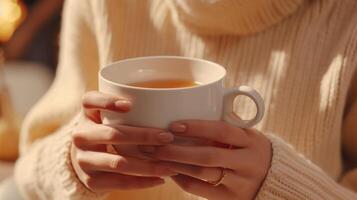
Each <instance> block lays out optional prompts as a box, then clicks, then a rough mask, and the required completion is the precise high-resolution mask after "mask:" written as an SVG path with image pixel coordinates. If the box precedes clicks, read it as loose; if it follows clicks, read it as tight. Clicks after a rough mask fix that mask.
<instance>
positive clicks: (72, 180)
mask: <svg viewBox="0 0 357 200" xmlns="http://www.w3.org/2000/svg"><path fill="white" fill-rule="evenodd" d="M78 119H79V116H77V117H76V118H75V119H74V120H72V122H71V123H69V124H68V125H67V126H65V127H63V128H62V129H60V130H58V131H56V132H55V133H53V134H52V135H50V136H47V137H45V138H44V139H41V140H38V141H35V142H34V143H33V144H32V145H31V148H30V149H29V151H28V152H26V153H25V154H24V155H23V156H22V157H21V159H20V160H19V161H18V163H17V166H16V168H17V169H16V170H15V176H16V182H17V184H18V186H19V189H20V190H21V192H22V193H23V195H24V197H25V199H54V200H57V199H58V200H59V199H71V200H72V199H73V200H77V199H78V200H79V199H83V200H84V199H86V200H87V199H96V200H97V199H102V198H104V197H105V195H104V194H96V193H94V192H92V191H90V190H89V189H87V188H86V187H85V186H84V185H83V184H82V183H81V182H80V180H79V179H78V178H77V176H76V173H75V171H74V169H73V167H72V164H71V159H70V151H71V143H72V139H71V131H72V130H73V126H74V125H75V124H76V122H77V121H78Z"/></svg>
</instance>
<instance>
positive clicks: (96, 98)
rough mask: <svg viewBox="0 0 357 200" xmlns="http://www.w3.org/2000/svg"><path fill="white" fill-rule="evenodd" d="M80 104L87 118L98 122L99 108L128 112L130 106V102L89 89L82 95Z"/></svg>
mask: <svg viewBox="0 0 357 200" xmlns="http://www.w3.org/2000/svg"><path fill="white" fill-rule="evenodd" d="M82 106H83V108H84V113H85V115H86V116H87V117H88V118H90V119H92V120H93V121H95V122H97V123H100V121H101V120H100V110H110V111H116V112H128V111H129V110H130V108H131V102H130V101H128V100H125V99H122V98H119V97H117V96H114V95H110V94H104V93H101V92H98V91H90V92H87V93H86V94H85V95H84V96H83V99H82Z"/></svg>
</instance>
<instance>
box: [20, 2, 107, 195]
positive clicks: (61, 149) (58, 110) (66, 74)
mask: <svg viewBox="0 0 357 200" xmlns="http://www.w3.org/2000/svg"><path fill="white" fill-rule="evenodd" d="M87 4H88V1H78V0H67V1H66V2H65V5H64V11H63V20H62V29H61V38H60V55H59V63H58V70H57V73H56V77H55V80H54V82H53V84H52V86H51V88H50V89H49V91H48V92H47V93H46V94H45V95H44V97H43V98H42V99H41V100H40V101H39V102H38V103H37V104H36V105H35V106H34V107H33V108H32V109H31V111H30V112H29V113H28V115H27V116H26V118H25V120H24V124H23V126H22V130H21V135H20V152H21V156H20V158H19V160H18V161H17V163H16V168H15V180H16V184H17V186H18V188H19V190H20V192H21V195H22V196H23V197H24V199H36V200H38V199H61V200H64V199H91V198H95V199H97V198H99V197H101V195H96V194H94V193H92V192H91V191H89V190H87V189H86V188H85V187H84V186H83V185H82V184H81V183H80V181H79V180H78V179H77V178H76V175H75V173H74V171H73V170H72V166H71V163H70V156H69V153H70V146H71V137H70V134H71V130H72V127H73V124H74V123H75V122H76V121H77V120H78V117H75V116H76V115H77V113H79V110H80V105H81V104H80V103H81V98H82V95H83V94H84V92H85V91H86V90H90V89H96V84H97V70H98V55H97V48H96V42H95V41H96V40H95V36H94V31H93V30H91V28H89V27H90V26H88V23H89V21H90V13H91V9H90V8H89V5H87ZM78 116H79V115H78ZM71 119H73V120H71Z"/></svg>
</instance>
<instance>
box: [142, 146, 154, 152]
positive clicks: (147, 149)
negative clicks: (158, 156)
mask: <svg viewBox="0 0 357 200" xmlns="http://www.w3.org/2000/svg"><path fill="white" fill-rule="evenodd" d="M139 149H140V151H142V152H144V153H155V151H156V147H154V146H140V147H139Z"/></svg>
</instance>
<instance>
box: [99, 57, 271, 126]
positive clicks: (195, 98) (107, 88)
mask: <svg viewBox="0 0 357 200" xmlns="http://www.w3.org/2000/svg"><path fill="white" fill-rule="evenodd" d="M225 76H226V70H225V69H224V68H223V67H222V66H221V65H219V64H216V63H213V62H210V61H207V60H202V59H197V58H187V57H176V56H152V57H139V58H132V59H126V60H121V61H119V62H115V63H112V64H110V65H108V66H106V67H104V68H102V69H101V70H100V72H99V90H100V91H101V92H103V93H109V94H114V95H117V96H120V97H123V98H126V99H128V100H130V101H131V102H132V103H133V106H132V109H131V110H130V112H128V113H116V112H110V111H102V112H101V115H102V119H103V123H104V124H118V123H119V124H126V125H131V126H140V127H155V128H162V129H166V128H167V127H168V125H169V124H170V123H171V122H173V121H177V120H186V119H201V120H224V121H226V122H228V123H230V124H232V125H234V126H238V127H242V128H247V127H251V126H253V125H255V124H257V123H258V122H259V121H260V120H261V119H262V117H263V114H264V102H263V100H262V98H261V96H260V95H259V94H258V93H257V92H256V91H255V90H253V89H251V88H250V87H247V86H240V87H236V88H229V89H225V88H224V83H223V82H224V78H225ZM161 79H165V80H170V79H185V80H193V81H195V82H199V83H201V84H200V85H198V86H192V87H185V88H163V89H161V88H141V87H133V86H128V85H127V84H132V83H135V82H141V81H151V80H161ZM238 95H245V96H247V97H249V98H251V99H252V100H253V101H254V103H255V105H256V106H257V113H256V115H255V117H254V118H253V119H250V120H241V119H240V118H239V117H237V115H236V114H235V113H234V112H233V101H234V99H235V98H236V97H237V96H238Z"/></svg>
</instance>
